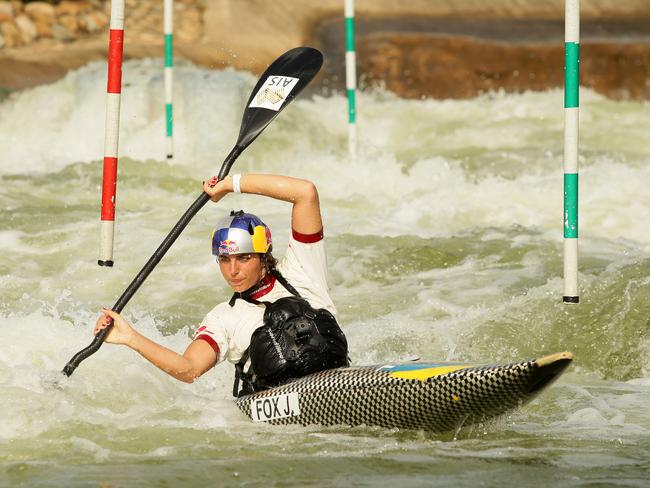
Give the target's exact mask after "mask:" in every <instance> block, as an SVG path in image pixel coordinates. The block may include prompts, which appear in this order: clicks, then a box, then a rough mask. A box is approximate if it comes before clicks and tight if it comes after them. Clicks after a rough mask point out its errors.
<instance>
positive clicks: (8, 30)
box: [0, 21, 23, 47]
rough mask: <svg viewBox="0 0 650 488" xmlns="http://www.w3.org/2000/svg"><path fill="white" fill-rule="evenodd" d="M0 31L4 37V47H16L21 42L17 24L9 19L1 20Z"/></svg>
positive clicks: (21, 38)
mask: <svg viewBox="0 0 650 488" xmlns="http://www.w3.org/2000/svg"><path fill="white" fill-rule="evenodd" d="M0 31H1V33H2V35H3V36H4V38H5V46H6V47H16V46H20V45H21V44H22V43H23V36H22V35H21V34H20V29H19V28H18V26H17V25H16V24H15V23H13V22H11V21H9V22H3V23H2V25H1V26H0Z"/></svg>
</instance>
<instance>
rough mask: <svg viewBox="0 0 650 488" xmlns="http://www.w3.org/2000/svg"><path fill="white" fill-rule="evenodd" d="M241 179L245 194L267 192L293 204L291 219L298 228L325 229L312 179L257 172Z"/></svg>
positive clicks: (295, 228)
mask: <svg viewBox="0 0 650 488" xmlns="http://www.w3.org/2000/svg"><path fill="white" fill-rule="evenodd" d="M239 181H240V183H239V186H240V189H241V192H242V193H251V194H256V195H264V196H267V197H271V198H275V199H277V200H283V201H285V202H291V203H293V210H292V214H291V221H292V226H293V228H294V230H296V231H298V232H300V233H303V234H312V233H316V232H319V231H320V230H322V228H323V222H322V220H321V215H320V202H319V198H318V190H317V189H316V186H315V185H314V184H313V183H312V182H311V181H309V180H303V179H300V178H292V177H290V176H282V175H264V174H254V173H247V174H244V175H241V179H240V180H239ZM230 184H232V182H230Z"/></svg>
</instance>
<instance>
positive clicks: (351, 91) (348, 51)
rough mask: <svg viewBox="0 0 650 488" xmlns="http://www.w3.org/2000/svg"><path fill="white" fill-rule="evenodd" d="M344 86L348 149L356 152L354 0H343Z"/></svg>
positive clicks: (351, 152)
mask: <svg viewBox="0 0 650 488" xmlns="http://www.w3.org/2000/svg"><path fill="white" fill-rule="evenodd" d="M345 39H346V43H345V87H346V88H347V91H348V149H349V151H350V155H351V156H354V155H355V154H356V152H357V114H356V110H357V109H356V105H355V98H356V93H355V92H356V89H357V57H356V53H355V51H354V0H345Z"/></svg>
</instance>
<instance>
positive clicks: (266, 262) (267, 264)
mask: <svg viewBox="0 0 650 488" xmlns="http://www.w3.org/2000/svg"><path fill="white" fill-rule="evenodd" d="M260 262H261V263H262V266H263V267H264V269H266V272H267V273H270V272H271V271H272V270H274V269H275V267H276V266H277V265H278V260H277V259H275V256H273V254H272V253H271V251H270V250H269V251H267V252H265V253H264V254H260Z"/></svg>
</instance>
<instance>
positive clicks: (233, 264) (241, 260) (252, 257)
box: [217, 253, 266, 292]
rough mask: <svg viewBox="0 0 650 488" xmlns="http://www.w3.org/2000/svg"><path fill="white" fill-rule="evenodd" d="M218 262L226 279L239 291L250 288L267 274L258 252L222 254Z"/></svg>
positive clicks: (231, 286)
mask: <svg viewBox="0 0 650 488" xmlns="http://www.w3.org/2000/svg"><path fill="white" fill-rule="evenodd" d="M217 262H218V263H219V268H220V269H221V274H222V275H223V277H224V279H225V280H226V281H227V282H228V284H229V285H230V288H232V289H233V290H234V291H237V292H242V291H246V290H248V289H249V288H250V287H252V286H254V285H256V284H257V283H258V282H259V281H260V280H261V279H262V278H264V275H265V274H266V272H265V269H264V266H262V260H261V259H260V255H259V254H256V253H251V254H234V255H222V256H219V257H218V258H217Z"/></svg>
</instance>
